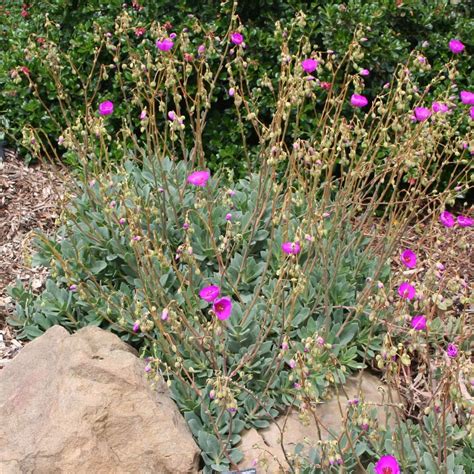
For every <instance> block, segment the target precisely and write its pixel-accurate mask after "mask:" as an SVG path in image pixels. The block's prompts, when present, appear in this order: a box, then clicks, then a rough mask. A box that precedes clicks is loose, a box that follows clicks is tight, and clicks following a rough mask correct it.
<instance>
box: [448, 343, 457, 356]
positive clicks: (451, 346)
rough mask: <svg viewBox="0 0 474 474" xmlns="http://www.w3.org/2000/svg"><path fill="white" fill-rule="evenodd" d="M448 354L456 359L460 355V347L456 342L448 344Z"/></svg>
mask: <svg viewBox="0 0 474 474" xmlns="http://www.w3.org/2000/svg"><path fill="white" fill-rule="evenodd" d="M446 354H448V357H451V359H454V358H455V357H456V356H457V355H458V348H457V347H456V346H455V345H454V344H448V348H447V349H446Z"/></svg>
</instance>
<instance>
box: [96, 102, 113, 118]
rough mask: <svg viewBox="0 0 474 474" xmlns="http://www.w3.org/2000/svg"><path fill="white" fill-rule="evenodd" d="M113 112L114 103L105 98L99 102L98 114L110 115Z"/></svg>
mask: <svg viewBox="0 0 474 474" xmlns="http://www.w3.org/2000/svg"><path fill="white" fill-rule="evenodd" d="M113 112H114V103H113V102H112V101H111V100H106V101H105V102H101V103H100V104H99V114H100V115H110V114H112V113H113Z"/></svg>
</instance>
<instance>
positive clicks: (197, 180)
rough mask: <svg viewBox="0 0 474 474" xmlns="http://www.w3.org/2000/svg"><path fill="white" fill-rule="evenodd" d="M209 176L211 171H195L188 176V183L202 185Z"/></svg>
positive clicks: (204, 184)
mask: <svg viewBox="0 0 474 474" xmlns="http://www.w3.org/2000/svg"><path fill="white" fill-rule="evenodd" d="M210 177H211V173H209V171H195V172H194V173H191V174H190V175H189V176H188V183H190V184H194V186H200V187H204V186H206V183H207V181H208V180H209V178H210Z"/></svg>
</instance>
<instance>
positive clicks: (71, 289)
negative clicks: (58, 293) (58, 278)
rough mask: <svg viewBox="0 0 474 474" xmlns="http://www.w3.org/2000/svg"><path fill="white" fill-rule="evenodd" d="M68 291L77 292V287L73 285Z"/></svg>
mask: <svg viewBox="0 0 474 474" xmlns="http://www.w3.org/2000/svg"><path fill="white" fill-rule="evenodd" d="M69 291H71V292H73V293H74V292H76V291H77V285H75V284H74V283H73V284H72V285H71V286H70V287H69Z"/></svg>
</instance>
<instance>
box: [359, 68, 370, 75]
mask: <svg viewBox="0 0 474 474" xmlns="http://www.w3.org/2000/svg"><path fill="white" fill-rule="evenodd" d="M359 74H360V75H361V76H368V75H369V74H370V71H369V70H368V69H361V70H360V71H359Z"/></svg>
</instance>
